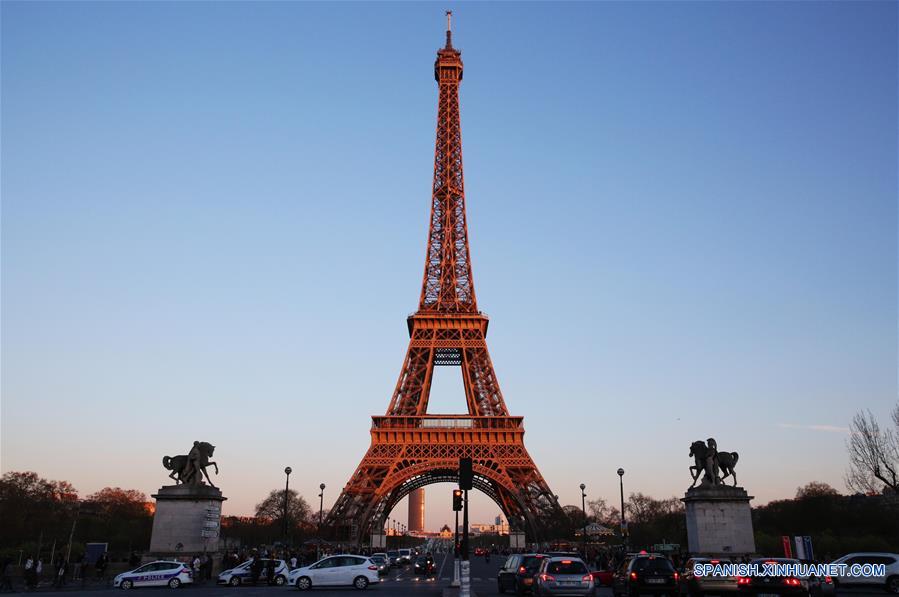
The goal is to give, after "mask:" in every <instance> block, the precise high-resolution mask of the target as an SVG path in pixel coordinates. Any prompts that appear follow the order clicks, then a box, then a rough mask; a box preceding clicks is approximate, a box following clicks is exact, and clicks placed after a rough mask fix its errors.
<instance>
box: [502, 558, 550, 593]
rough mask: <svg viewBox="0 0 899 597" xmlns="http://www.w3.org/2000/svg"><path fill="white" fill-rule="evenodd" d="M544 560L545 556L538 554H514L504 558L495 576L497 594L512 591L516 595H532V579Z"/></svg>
mask: <svg viewBox="0 0 899 597" xmlns="http://www.w3.org/2000/svg"><path fill="white" fill-rule="evenodd" d="M544 558H546V556H545V555H543V554H540V553H524V554H522V553H515V554H512V555H510V556H509V557H508V558H506V561H505V562H504V563H503V565H502V567H501V568H500V569H499V572H498V573H497V575H496V586H497V588H498V589H499V592H500V593H505V592H506V591H514V592H515V594H516V595H524V594H525V593H532V592H533V588H534V577H535V576H536V574H537V571H538V569H539V568H540V562H541V560H543V559H544Z"/></svg>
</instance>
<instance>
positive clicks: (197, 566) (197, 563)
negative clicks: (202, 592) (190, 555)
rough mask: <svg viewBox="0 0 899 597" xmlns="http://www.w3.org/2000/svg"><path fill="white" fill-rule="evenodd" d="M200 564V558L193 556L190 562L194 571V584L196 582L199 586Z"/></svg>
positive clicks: (201, 578) (200, 578)
mask: <svg viewBox="0 0 899 597" xmlns="http://www.w3.org/2000/svg"><path fill="white" fill-rule="evenodd" d="M201 564H202V562H201V561H200V556H199V555H195V556H194V559H193V562H192V568H193V571H194V582H196V583H197V584H200V583H202V582H203V574H202V572H201V571H200V565H201Z"/></svg>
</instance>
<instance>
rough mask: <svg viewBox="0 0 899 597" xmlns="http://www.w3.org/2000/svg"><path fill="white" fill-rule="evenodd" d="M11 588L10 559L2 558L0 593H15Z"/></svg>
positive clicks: (0, 563)
mask: <svg viewBox="0 0 899 597" xmlns="http://www.w3.org/2000/svg"><path fill="white" fill-rule="evenodd" d="M15 591H16V590H15V589H14V588H13V586H12V558H11V557H6V558H3V561H2V562H0V593H5V592H9V593H15Z"/></svg>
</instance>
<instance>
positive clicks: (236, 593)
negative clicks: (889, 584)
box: [39, 554, 887, 597]
mask: <svg viewBox="0 0 899 597" xmlns="http://www.w3.org/2000/svg"><path fill="white" fill-rule="evenodd" d="M436 560H437V569H438V573H437V575H436V577H432V578H422V577H417V576H415V575H414V574H413V573H412V567H411V566H407V567H405V568H400V569H395V570H391V571H390V575H389V576H387V577H386V578H385V579H384V580H383V581H382V582H381V583H380V585H373V586H371V587H369V588H368V590H367V591H365V593H364V594H365V595H371V596H372V597H394V596H396V597H406V596H409V597H440V596H441V595H442V594H443V589H444V588H446V587H447V586H448V585H449V583H450V581H451V580H452V577H453V559H452V557H451V556H450V555H449V554H447V555H438V556H437V558H436ZM503 560H504V558H503V557H502V556H494V557H492V558H491V559H490V562H485V561H484V558H473V559H472V561H471V587H472V591H473V593H474V594H475V595H477V597H498V596H499V595H500V593H499V591H497V588H496V573H497V571H498V570H499V567H500V565H501V564H502V562H503ZM110 590H111V589H110V588H109V587H106V588H98V589H91V590H80V589H63V590H59V591H55V590H53V589H48V590H46V591H44V590H41V591H39V592H40V593H65V594H77V595H85V596H89V595H98V596H100V595H105V596H106V597H109V593H110ZM139 591H140V594H141V595H143V594H145V593H150V594H152V593H153V592H156V593H159V592H161V593H162V594H165V595H167V594H169V593H170V591H171V590H170V589H166V588H159V589H140V590H139ZM296 593H298V591H297V590H296V589H295V588H293V587H289V588H285V587H267V586H263V587H251V586H244V587H237V588H232V587H224V586H215V585H212V584H208V585H197V586H193V587H191V586H187V587H183V588H181V589H179V590H178V592H177V593H176V594H177V595H178V596H179V597H191V596H194V597H218V596H220V595H221V596H223V597H224V596H227V597H261V596H263V595H267V596H269V597H275V596H277V595H279V594H289V595H294V594H296ZM308 594H309V595H326V596H327V597H339V596H344V595H345V596H349V595H353V596H355V597H360V595H362V594H363V593H361V592H360V591H356V590H354V589H352V588H346V589H343V588H328V589H319V590H313V591H309V592H308ZM453 594H454V595H456V594H457V593H455V592H454V593H453ZM508 595H509V594H508V593H507V594H506V595H505V596H504V597H508ZM886 595H887V593H885V592H884V591H882V590H876V589H873V590H872V589H867V590H865V589H840V590H839V591H838V593H837V597H885V596H886ZM596 597H612V591H611V590H609V589H607V588H602V589H600V590H599V591H598V592H597V595H596Z"/></svg>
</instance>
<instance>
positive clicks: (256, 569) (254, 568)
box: [250, 555, 262, 585]
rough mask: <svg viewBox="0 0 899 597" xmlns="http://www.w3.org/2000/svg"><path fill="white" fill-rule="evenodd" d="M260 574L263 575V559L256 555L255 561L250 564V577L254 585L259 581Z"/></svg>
mask: <svg viewBox="0 0 899 597" xmlns="http://www.w3.org/2000/svg"><path fill="white" fill-rule="evenodd" d="M260 576H262V559H261V558H259V557H258V556H255V555H254V556H253V562H252V563H251V564H250V579H251V580H252V581H253V584H254V585H255V584H257V583H258V582H259V577H260Z"/></svg>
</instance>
